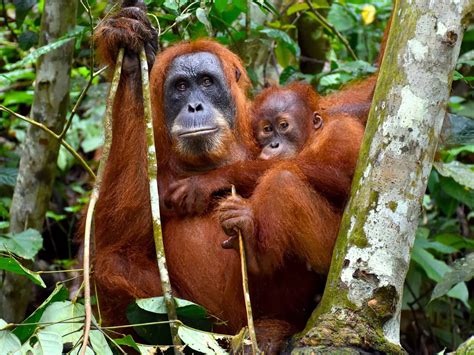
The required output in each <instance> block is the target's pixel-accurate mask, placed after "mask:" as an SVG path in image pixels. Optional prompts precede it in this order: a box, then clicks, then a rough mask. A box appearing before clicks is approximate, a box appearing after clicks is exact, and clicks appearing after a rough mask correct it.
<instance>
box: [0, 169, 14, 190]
mask: <svg viewBox="0 0 474 355" xmlns="http://www.w3.org/2000/svg"><path fill="white" fill-rule="evenodd" d="M17 175H18V169H17V168H0V185H5V186H15V184H16V177H17Z"/></svg>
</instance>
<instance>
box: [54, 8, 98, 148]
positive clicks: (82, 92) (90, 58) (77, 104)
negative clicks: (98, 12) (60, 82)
mask: <svg viewBox="0 0 474 355" xmlns="http://www.w3.org/2000/svg"><path fill="white" fill-rule="evenodd" d="M80 2H81V5H82V6H83V7H84V9H85V10H86V12H87V15H88V16H89V27H90V31H91V34H90V37H91V40H90V41H91V43H90V47H89V48H90V55H89V62H90V75H89V80H88V81H87V84H86V86H85V87H84V89H82V91H81V94H80V95H79V97H78V98H77V101H76V103H75V104H74V107H73V108H72V110H71V113H70V115H69V118H68V120H67V121H66V124H65V125H64V128H63V131H62V132H61V133H60V134H59V138H61V139H63V138H64V136H65V135H66V133H67V131H68V129H69V127H71V123H72V119H73V118H74V115H75V114H76V112H77V109H78V108H79V105H80V104H81V102H82V100H83V99H84V97H85V96H86V93H87V91H88V90H89V88H90V86H91V85H92V80H94V77H95V73H94V66H95V62H94V58H95V53H94V48H95V44H94V24H93V19H92V13H91V7H90V5H89V2H88V1H87V0H85V1H83V0H81V1H80Z"/></svg>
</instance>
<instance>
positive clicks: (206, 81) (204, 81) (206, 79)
mask: <svg viewBox="0 0 474 355" xmlns="http://www.w3.org/2000/svg"><path fill="white" fill-rule="evenodd" d="M212 84H213V82H212V79H211V78H210V77H208V76H205V77H204V78H203V79H202V85H203V86H205V87H208V86H211V85H212Z"/></svg>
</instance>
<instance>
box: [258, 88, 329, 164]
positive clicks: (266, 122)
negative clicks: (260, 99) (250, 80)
mask: <svg viewBox="0 0 474 355" xmlns="http://www.w3.org/2000/svg"><path fill="white" fill-rule="evenodd" d="M321 125H322V118H321V116H320V115H319V114H318V113H316V112H311V111H310V110H309V109H308V108H307V106H306V105H305V103H304V102H302V100H301V99H300V98H299V97H298V95H297V94H295V93H294V92H291V91H279V92H276V93H273V94H272V95H270V96H269V97H268V98H266V100H265V101H264V103H263V105H262V106H260V108H259V110H258V112H256V113H255V117H254V132H255V137H256V138H257V142H258V143H259V145H260V148H261V153H260V158H261V159H271V158H276V157H280V158H288V157H292V156H294V155H296V154H297V153H298V152H299V151H301V149H302V147H303V145H304V144H305V143H306V141H307V140H308V138H309V136H310V133H311V132H312V131H314V130H316V129H318V128H320V127H321Z"/></svg>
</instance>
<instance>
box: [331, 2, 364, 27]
mask: <svg viewBox="0 0 474 355" xmlns="http://www.w3.org/2000/svg"><path fill="white" fill-rule="evenodd" d="M328 22H330V23H331V24H332V25H333V26H334V27H335V28H336V29H337V30H338V31H339V32H344V31H347V30H350V29H352V28H354V27H355V26H356V25H357V23H356V21H355V19H354V17H353V16H352V15H351V14H349V12H348V11H347V10H346V9H345V8H344V7H342V6H340V5H338V4H333V5H332V6H331V9H330V10H329V13H328Z"/></svg>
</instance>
